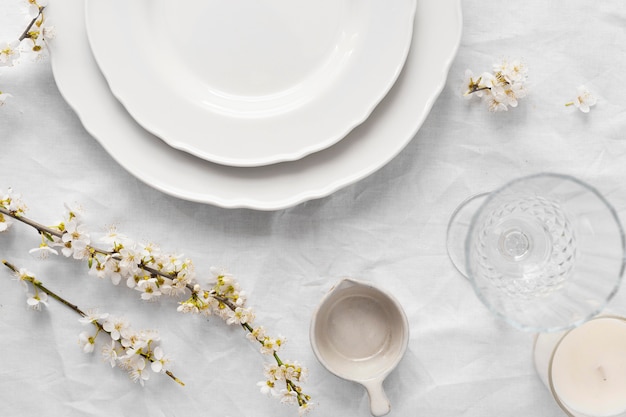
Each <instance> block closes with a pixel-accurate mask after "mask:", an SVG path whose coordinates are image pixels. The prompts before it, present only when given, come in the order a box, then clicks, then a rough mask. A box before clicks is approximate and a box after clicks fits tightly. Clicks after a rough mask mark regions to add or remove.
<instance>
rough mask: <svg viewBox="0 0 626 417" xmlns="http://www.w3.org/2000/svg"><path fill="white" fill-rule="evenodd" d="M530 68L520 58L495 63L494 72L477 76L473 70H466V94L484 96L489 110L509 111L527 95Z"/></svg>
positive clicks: (468, 96) (483, 98) (469, 96)
mask: <svg viewBox="0 0 626 417" xmlns="http://www.w3.org/2000/svg"><path fill="white" fill-rule="evenodd" d="M527 74H528V68H527V67H526V65H525V64H524V63H522V62H521V61H519V60H513V61H509V60H503V61H502V62H500V63H496V64H494V65H493V72H483V73H482V74H481V75H480V76H478V77H475V76H474V74H473V73H472V71H471V70H469V69H468V70H466V71H465V92H464V96H465V97H467V98H471V97H473V96H476V97H480V98H482V101H483V102H484V103H485V104H486V105H487V108H488V109H489V111H492V112H498V111H507V110H508V109H509V106H510V107H517V104H518V100H519V99H521V98H523V97H526V93H527V91H526V86H525V83H526V79H527Z"/></svg>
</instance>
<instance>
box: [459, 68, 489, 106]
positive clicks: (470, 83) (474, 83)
mask: <svg viewBox="0 0 626 417" xmlns="http://www.w3.org/2000/svg"><path fill="white" fill-rule="evenodd" d="M464 85H465V93H464V94H463V97H465V98H467V99H470V98H472V96H473V95H475V96H476V97H482V96H483V94H484V90H483V88H484V87H485V86H484V84H482V77H478V78H476V77H475V76H474V73H473V72H472V70H470V69H467V70H465V81H464Z"/></svg>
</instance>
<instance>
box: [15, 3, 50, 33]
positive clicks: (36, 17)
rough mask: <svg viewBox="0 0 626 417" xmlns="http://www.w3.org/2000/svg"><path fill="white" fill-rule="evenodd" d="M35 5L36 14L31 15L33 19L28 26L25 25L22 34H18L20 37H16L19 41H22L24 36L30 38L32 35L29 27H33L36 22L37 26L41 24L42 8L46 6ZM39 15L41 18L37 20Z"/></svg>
mask: <svg viewBox="0 0 626 417" xmlns="http://www.w3.org/2000/svg"><path fill="white" fill-rule="evenodd" d="M35 7H37V9H38V10H37V15H36V16H35V17H33V20H31V21H30V23H29V24H28V26H26V29H24V32H22V34H21V35H20V37H19V38H18V39H19V41H20V42H21V41H23V40H24V39H26V38H31V37H32V35H31V34H30V31H31V29H32V28H33V26H34V25H35V24H37V26H41V24H42V23H43V9H45V8H46V6H39V5H37V4H35ZM40 17H41V20H40V21H39V22H38V20H39V18H40Z"/></svg>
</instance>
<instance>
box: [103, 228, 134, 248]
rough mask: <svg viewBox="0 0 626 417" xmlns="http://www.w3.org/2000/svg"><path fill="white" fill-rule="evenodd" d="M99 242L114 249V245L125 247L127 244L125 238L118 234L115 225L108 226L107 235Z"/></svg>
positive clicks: (127, 240)
mask: <svg viewBox="0 0 626 417" xmlns="http://www.w3.org/2000/svg"><path fill="white" fill-rule="evenodd" d="M100 241H101V242H103V243H106V244H108V245H111V246H112V247H115V246H116V245H121V246H125V245H126V243H128V242H129V239H128V237H127V236H125V235H123V234H121V233H119V232H118V231H117V227H116V226H115V225H111V226H109V228H108V230H107V233H106V234H105V235H104V236H102V237H101V238H100Z"/></svg>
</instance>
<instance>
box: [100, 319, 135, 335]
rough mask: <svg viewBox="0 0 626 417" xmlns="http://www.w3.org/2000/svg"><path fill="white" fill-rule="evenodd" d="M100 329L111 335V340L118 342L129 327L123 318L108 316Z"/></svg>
mask: <svg viewBox="0 0 626 417" xmlns="http://www.w3.org/2000/svg"><path fill="white" fill-rule="evenodd" d="M102 328H103V329H104V330H105V331H106V332H107V333H109V334H110V335H111V339H113V340H120V338H121V337H124V334H126V332H127V331H128V330H129V328H130V325H129V324H128V321H127V320H126V319H125V318H123V317H113V316H109V317H108V318H107V319H106V320H105V321H104V323H103V324H102Z"/></svg>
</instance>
